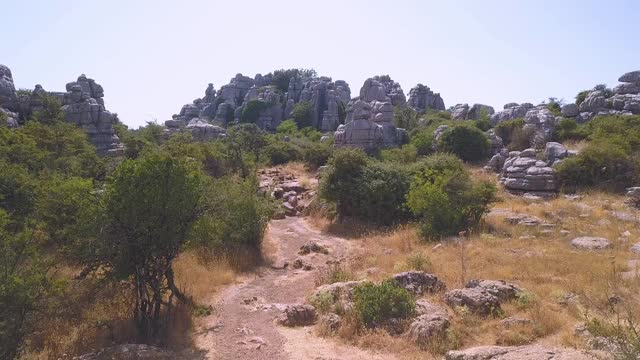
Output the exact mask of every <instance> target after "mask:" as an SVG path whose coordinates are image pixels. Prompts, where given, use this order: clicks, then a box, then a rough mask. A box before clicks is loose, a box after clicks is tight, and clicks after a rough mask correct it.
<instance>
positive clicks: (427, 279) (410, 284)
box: [392, 271, 446, 295]
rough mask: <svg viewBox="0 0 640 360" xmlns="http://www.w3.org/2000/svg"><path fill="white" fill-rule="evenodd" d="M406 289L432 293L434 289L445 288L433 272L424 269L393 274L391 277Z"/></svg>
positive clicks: (415, 292) (420, 293)
mask: <svg viewBox="0 0 640 360" xmlns="http://www.w3.org/2000/svg"><path fill="white" fill-rule="evenodd" d="M392 278H393V279H394V280H395V281H397V282H398V283H399V284H400V285H401V286H402V287H404V288H405V289H407V291H409V292H411V293H413V294H416V295H422V294H423V293H425V292H429V293H433V292H436V291H442V290H445V289H446V286H445V284H444V283H443V282H442V281H440V279H438V277H437V276H435V275H433V274H428V273H425V272H424V271H406V272H403V273H399V274H395V275H393V277H392Z"/></svg>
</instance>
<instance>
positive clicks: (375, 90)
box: [334, 75, 408, 151]
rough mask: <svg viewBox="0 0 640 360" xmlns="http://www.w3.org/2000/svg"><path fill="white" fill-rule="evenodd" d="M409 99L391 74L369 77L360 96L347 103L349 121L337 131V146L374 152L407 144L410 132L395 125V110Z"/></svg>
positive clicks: (335, 140)
mask: <svg viewBox="0 0 640 360" xmlns="http://www.w3.org/2000/svg"><path fill="white" fill-rule="evenodd" d="M405 102H406V100H405V96H404V92H403V91H402V88H401V87H400V84H398V83H397V82H394V81H393V80H391V78H390V77H389V76H388V75H384V76H375V77H373V78H369V79H367V80H366V81H365V82H364V84H363V85H362V88H361V89H360V96H359V97H358V98H355V99H352V100H351V101H350V102H349V104H348V105H347V109H346V123H345V124H344V125H340V126H339V127H338V130H337V131H336V132H335V134H334V143H335V146H336V147H357V148H361V149H363V150H365V151H374V150H375V149H379V148H381V147H394V146H398V145H401V144H403V143H404V142H406V140H407V137H408V136H407V132H406V131H405V130H404V129H399V128H396V127H395V125H394V123H393V109H394V106H396V105H404V104H405Z"/></svg>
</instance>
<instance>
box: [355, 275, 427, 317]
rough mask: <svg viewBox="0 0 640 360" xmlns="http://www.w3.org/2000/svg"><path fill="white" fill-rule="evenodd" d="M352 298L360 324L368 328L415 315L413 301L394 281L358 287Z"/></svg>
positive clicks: (368, 283) (369, 283)
mask: <svg viewBox="0 0 640 360" xmlns="http://www.w3.org/2000/svg"><path fill="white" fill-rule="evenodd" d="M353 296H354V300H355V301H354V308H355V310H356V312H357V314H358V316H359V318H360V320H361V321H362V323H363V324H364V325H365V326H366V327H369V328H374V327H377V326H381V325H383V324H384V323H385V322H386V321H388V320H391V319H407V318H410V317H411V316H413V315H414V314H415V309H416V304H415V300H414V299H413V297H412V296H411V294H410V293H409V292H408V291H407V290H406V289H404V288H403V287H401V286H400V285H398V283H397V282H396V281H394V280H385V281H383V282H382V283H380V284H374V283H371V282H366V283H364V284H362V285H358V286H357V287H356V288H355V289H354V291H353Z"/></svg>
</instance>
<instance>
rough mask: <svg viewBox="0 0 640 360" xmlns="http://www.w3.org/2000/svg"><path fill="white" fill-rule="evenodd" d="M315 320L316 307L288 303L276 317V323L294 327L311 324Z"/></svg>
mask: <svg viewBox="0 0 640 360" xmlns="http://www.w3.org/2000/svg"><path fill="white" fill-rule="evenodd" d="M315 321H316V309H315V308H314V307H313V306H311V305H302V304H295V305H289V306H287V308H286V309H285V310H284V311H283V313H282V314H281V315H280V316H279V317H278V324H280V325H284V326H289V327H294V326H308V325H313V323H314V322H315Z"/></svg>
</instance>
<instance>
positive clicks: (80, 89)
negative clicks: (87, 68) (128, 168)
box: [62, 74, 123, 155]
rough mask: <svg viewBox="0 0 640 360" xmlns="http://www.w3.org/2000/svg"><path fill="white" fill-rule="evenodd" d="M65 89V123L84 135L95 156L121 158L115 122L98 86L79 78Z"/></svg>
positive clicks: (88, 79)
mask: <svg viewBox="0 0 640 360" xmlns="http://www.w3.org/2000/svg"><path fill="white" fill-rule="evenodd" d="M66 88H67V93H66V94H65V95H64V102H63V104H64V106H63V107H62V109H63V110H64V111H65V117H66V121H67V122H69V123H72V124H75V125H78V126H80V127H81V128H83V129H84V130H85V131H87V133H88V134H89V141H90V142H91V143H92V144H93V145H94V146H95V147H96V149H97V151H98V154H101V155H119V154H121V153H122V151H123V145H122V144H121V143H120V139H119V138H118V136H117V135H116V133H115V130H114V129H113V125H114V124H115V123H116V118H115V117H114V116H113V114H111V113H110V112H109V111H107V110H106V109H105V106H104V99H103V97H104V90H103V88H102V86H100V85H99V84H98V83H96V82H95V81H94V80H93V79H90V78H87V77H86V76H85V75H84V74H83V75H80V76H79V77H78V80H77V81H74V82H70V83H68V84H67V86H66Z"/></svg>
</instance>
